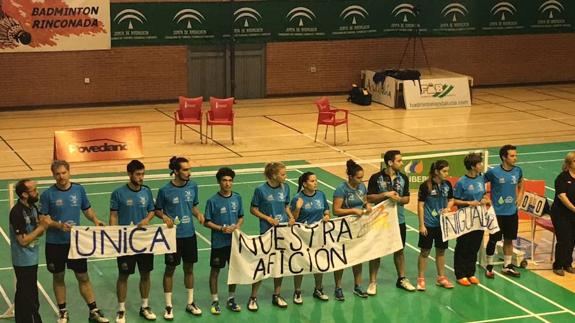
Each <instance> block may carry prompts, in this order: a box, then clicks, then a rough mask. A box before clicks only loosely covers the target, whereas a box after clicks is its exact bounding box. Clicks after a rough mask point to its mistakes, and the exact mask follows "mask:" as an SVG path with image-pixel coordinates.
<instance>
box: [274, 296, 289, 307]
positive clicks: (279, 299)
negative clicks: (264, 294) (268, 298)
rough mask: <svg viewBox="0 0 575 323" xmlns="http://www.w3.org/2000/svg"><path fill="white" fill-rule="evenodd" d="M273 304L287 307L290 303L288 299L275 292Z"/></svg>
mask: <svg viewBox="0 0 575 323" xmlns="http://www.w3.org/2000/svg"><path fill="white" fill-rule="evenodd" d="M272 304H273V305H275V306H277V307H279V308H286V307H287V306H288V303H287V302H286V300H285V299H284V298H283V297H281V296H280V295H276V294H274V295H273V296H272Z"/></svg>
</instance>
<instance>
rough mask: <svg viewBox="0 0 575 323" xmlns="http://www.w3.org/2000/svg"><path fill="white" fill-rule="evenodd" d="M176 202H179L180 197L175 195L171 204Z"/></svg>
mask: <svg viewBox="0 0 575 323" xmlns="http://www.w3.org/2000/svg"><path fill="white" fill-rule="evenodd" d="M178 203H180V197H179V196H175V197H174V198H173V199H172V204H178Z"/></svg>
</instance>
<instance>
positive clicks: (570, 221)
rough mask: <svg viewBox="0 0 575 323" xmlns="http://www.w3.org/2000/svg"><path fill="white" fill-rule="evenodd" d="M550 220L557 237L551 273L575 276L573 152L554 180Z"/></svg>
mask: <svg viewBox="0 0 575 323" xmlns="http://www.w3.org/2000/svg"><path fill="white" fill-rule="evenodd" d="M551 220H552V221H553V226H554V227H555V234H556V235H557V246H556V247H555V262H554V263H553V272H554V273H555V274H557V275H559V276H565V272H568V273H570V274H575V268H573V266H572V263H573V256H572V255H573V248H574V246H575V151H572V152H570V153H568V154H567V156H565V162H564V163H563V167H562V172H561V174H559V175H558V176H557V178H556V179H555V200H554V201H553V207H552V209H551Z"/></svg>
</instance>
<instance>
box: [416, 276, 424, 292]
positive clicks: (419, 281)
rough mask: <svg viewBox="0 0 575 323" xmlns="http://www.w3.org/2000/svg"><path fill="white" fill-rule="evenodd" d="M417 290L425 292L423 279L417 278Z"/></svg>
mask: <svg viewBox="0 0 575 323" xmlns="http://www.w3.org/2000/svg"><path fill="white" fill-rule="evenodd" d="M417 290H418V291H420V292H424V291H425V278H423V277H418V278H417Z"/></svg>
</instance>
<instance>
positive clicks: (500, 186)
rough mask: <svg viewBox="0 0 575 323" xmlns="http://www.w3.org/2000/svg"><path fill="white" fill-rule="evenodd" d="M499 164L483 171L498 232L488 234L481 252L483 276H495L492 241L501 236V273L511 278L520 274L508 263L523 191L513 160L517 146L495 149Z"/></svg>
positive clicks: (514, 159) (521, 178) (520, 175)
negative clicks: (497, 151) (485, 258)
mask: <svg viewBox="0 0 575 323" xmlns="http://www.w3.org/2000/svg"><path fill="white" fill-rule="evenodd" d="M499 158H500V159H501V165H498V166H495V167H493V168H491V169H489V170H488V171H487V173H486V174H485V182H489V183H491V202H492V204H493V208H494V209H495V214H496V215H497V223H498V224H499V228H500V229H501V230H500V231H499V232H497V233H494V234H491V235H489V242H488V243H487V247H486V250H485V253H486V255H487V266H486V267H485V269H486V271H485V275H486V276H487V278H495V274H494V272H493V255H494V254H495V247H496V244H497V242H498V241H499V240H501V238H503V269H502V272H503V273H504V274H506V275H509V276H512V277H519V276H521V273H520V272H519V271H517V269H515V266H514V265H513V264H512V263H511V260H512V257H513V240H515V239H517V230H518V226H519V218H518V215H517V206H518V204H519V201H521V200H522V199H523V193H524V191H525V188H524V185H523V171H522V170H521V168H519V167H518V166H515V164H516V163H517V147H515V146H512V145H505V146H503V147H501V149H500V150H499Z"/></svg>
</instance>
